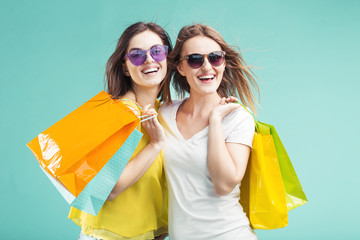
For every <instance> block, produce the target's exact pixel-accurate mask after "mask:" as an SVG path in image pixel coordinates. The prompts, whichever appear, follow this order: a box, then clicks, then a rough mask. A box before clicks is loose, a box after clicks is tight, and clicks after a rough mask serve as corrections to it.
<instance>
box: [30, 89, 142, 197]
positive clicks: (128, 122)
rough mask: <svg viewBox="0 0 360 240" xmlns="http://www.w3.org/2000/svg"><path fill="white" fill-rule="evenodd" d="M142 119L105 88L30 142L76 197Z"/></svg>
mask: <svg viewBox="0 0 360 240" xmlns="http://www.w3.org/2000/svg"><path fill="white" fill-rule="evenodd" d="M139 122H140V120H139V118H138V117H137V116H136V115H135V114H134V113H133V112H132V110H130V109H129V108H128V107H127V106H126V105H124V104H123V103H121V102H120V101H119V100H115V99H112V98H111V96H110V95H108V94H107V93H106V92H104V91H102V92H100V93H99V94H97V95H96V96H95V97H93V98H92V99H90V100H89V101H87V102H86V103H85V104H83V105H82V106H80V107H79V108H77V109H76V110H75V111H73V112H72V113H70V114H69V115H67V116H66V117H64V118H63V119H61V120H60V121H59V122H57V123H56V124H54V125H53V126H51V127H50V128H48V129H47V130H45V131H44V132H42V133H41V134H39V135H38V136H37V137H36V138H34V139H33V140H32V141H30V142H29V143H28V144H27V145H28V147H29V148H30V149H31V151H32V152H33V153H34V155H35V157H36V158H37V159H38V161H39V163H40V165H41V166H42V167H43V168H44V170H45V171H46V172H47V173H49V174H50V175H51V176H52V177H54V178H56V179H57V180H58V181H60V182H61V183H62V185H64V187H65V188H66V189H67V190H68V191H70V192H71V193H72V194H73V195H74V196H75V197H77V196H78V195H79V194H80V192H81V191H82V190H83V189H84V188H85V186H86V185H87V184H88V183H89V182H90V181H91V180H92V179H93V178H94V177H95V175H96V174H97V173H98V172H99V171H100V170H101V169H102V167H103V166H104V165H105V164H106V163H107V161H108V160H109V159H110V158H111V157H112V156H113V155H114V154H115V153H116V151H117V150H118V149H119V148H120V147H121V145H122V144H123V143H124V142H125V141H126V139H127V138H128V137H129V135H130V134H131V133H132V132H133V131H134V129H135V128H136V126H137V125H138V124H139Z"/></svg>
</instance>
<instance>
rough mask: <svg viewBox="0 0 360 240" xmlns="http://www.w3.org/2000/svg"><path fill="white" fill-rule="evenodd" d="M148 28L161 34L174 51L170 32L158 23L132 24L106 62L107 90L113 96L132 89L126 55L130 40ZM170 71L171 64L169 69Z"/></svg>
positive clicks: (119, 95)
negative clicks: (125, 63)
mask: <svg viewBox="0 0 360 240" xmlns="http://www.w3.org/2000/svg"><path fill="white" fill-rule="evenodd" d="M146 30H150V31H152V32H154V33H155V34H157V35H159V37H160V38H161V40H162V42H163V44H164V45H166V46H168V47H169V49H168V52H169V53H170V52H171V51H172V45H171V40H170V37H169V35H168V33H167V32H166V31H165V30H164V29H163V28H162V27H160V26H159V25H157V24H156V23H152V22H150V23H144V22H137V23H134V24H132V25H130V26H129V27H128V28H127V29H125V31H124V32H123V34H122V35H121V37H120V39H119V41H118V43H117V45H116V49H115V51H114V53H113V54H112V55H111V57H110V58H109V60H108V61H107V64H106V72H105V77H106V84H107V92H108V93H109V94H110V95H111V96H112V98H120V97H121V96H123V95H124V94H125V93H127V92H128V91H129V90H132V83H131V78H130V76H126V75H125V73H124V68H123V64H124V62H125V60H124V58H125V55H126V51H127V48H128V46H129V42H130V40H131V39H132V38H133V37H134V36H135V35H137V34H139V33H142V32H144V31H146ZM167 72H170V71H169V66H168V69H167ZM161 95H162V88H160V90H159V94H158V97H159V96H161Z"/></svg>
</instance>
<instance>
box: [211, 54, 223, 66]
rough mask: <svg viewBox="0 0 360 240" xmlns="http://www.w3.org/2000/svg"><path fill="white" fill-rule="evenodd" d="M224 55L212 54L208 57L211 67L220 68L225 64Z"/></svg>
mask: <svg viewBox="0 0 360 240" xmlns="http://www.w3.org/2000/svg"><path fill="white" fill-rule="evenodd" d="M224 58H225V56H224V53H223V52H212V53H210V54H209V56H208V60H209V62H210V64H211V65H213V66H215V67H218V66H220V65H221V64H222V63H223V62H224Z"/></svg>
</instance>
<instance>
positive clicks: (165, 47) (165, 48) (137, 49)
mask: <svg viewBox="0 0 360 240" xmlns="http://www.w3.org/2000/svg"><path fill="white" fill-rule="evenodd" d="M158 46H161V47H163V48H164V50H165V58H164V59H162V60H156V59H155V58H154V56H153V55H152V52H151V50H152V49H153V48H155V47H158ZM135 50H136V51H140V52H141V53H142V54H144V55H143V56H145V58H144V60H143V62H142V63H141V64H139V65H138V64H135V63H134V62H132V61H131V58H130V57H131V53H132V52H133V51H135ZM168 51H169V46H166V45H161V44H157V45H154V46H152V47H151V48H149V49H146V50H142V49H139V48H136V49H133V50H131V51H130V52H129V53H127V54H126V55H125V57H124V60H126V58H128V59H129V61H130V62H131V63H132V64H133V65H134V66H141V65H143V64H144V62H146V59H147V53H148V52H150V56H151V57H152V59H154V60H155V61H158V62H162V61H164V60H165V59H166V57H167V55H168Z"/></svg>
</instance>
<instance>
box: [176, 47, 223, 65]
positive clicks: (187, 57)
mask: <svg viewBox="0 0 360 240" xmlns="http://www.w3.org/2000/svg"><path fill="white" fill-rule="evenodd" d="M218 52H220V53H222V54H223V56H222V57H223V60H222V62H221V63H220V64H219V65H217V66H216V65H213V64H212V63H211V61H210V59H209V55H210V54H212V53H218ZM191 55H201V56H202V64H201V66H200V67H193V66H191V65H190V63H189V57H190V56H191ZM225 56H226V52H225V51H213V52H211V53H208V54H200V53H192V54H189V55H186V56H184V57H181V58H180V59H179V62H181V61H182V60H184V59H186V63H187V64H188V65H189V66H190V67H191V68H193V69H199V68H201V67H202V66H203V65H204V62H205V57H206V58H207V60H208V62H209V63H210V64H211V66H213V67H219V66H220V65H221V64H223V63H224V61H225Z"/></svg>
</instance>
